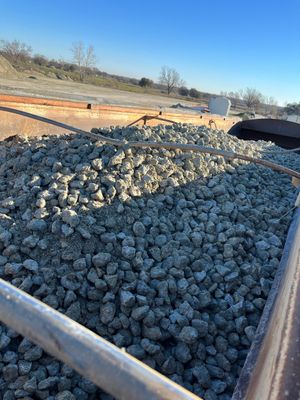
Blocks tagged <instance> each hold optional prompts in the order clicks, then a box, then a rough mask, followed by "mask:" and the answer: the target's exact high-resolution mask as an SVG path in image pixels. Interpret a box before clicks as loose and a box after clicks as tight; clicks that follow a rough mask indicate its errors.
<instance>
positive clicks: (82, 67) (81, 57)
mask: <svg viewBox="0 0 300 400" xmlns="http://www.w3.org/2000/svg"><path fill="white" fill-rule="evenodd" d="M71 51H72V53H73V61H74V63H75V64H76V65H77V66H78V71H79V76H80V80H81V81H83V80H84V78H85V76H86V74H87V71H88V69H89V68H92V67H94V66H95V64H96V55H95V52H94V47H93V46H91V45H90V46H88V47H87V48H85V46H84V44H83V43H82V42H76V43H73V45H72V48H71Z"/></svg>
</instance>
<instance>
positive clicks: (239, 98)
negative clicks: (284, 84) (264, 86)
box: [220, 88, 278, 113]
mask: <svg viewBox="0 0 300 400" xmlns="http://www.w3.org/2000/svg"><path fill="white" fill-rule="evenodd" d="M220 94H221V95H222V96H226V97H228V98H229V99H230V100H231V103H232V106H233V107H234V108H236V107H237V105H238V104H240V103H241V102H243V103H244V104H245V105H246V106H247V108H248V109H250V110H255V109H256V108H257V107H258V106H259V105H261V106H262V108H264V109H265V112H266V113H273V112H274V111H275V110H276V109H277V106H278V103H277V101H276V100H275V99H274V97H272V96H270V97H269V96H264V95H263V94H262V93H260V92H259V91H258V90H257V89H255V88H246V89H245V90H239V91H236V92H221V93H220Z"/></svg>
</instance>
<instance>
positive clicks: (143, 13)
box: [0, 0, 300, 104]
mask: <svg viewBox="0 0 300 400" xmlns="http://www.w3.org/2000/svg"><path fill="white" fill-rule="evenodd" d="M0 39H7V40H12V39H18V40H22V41H24V42H27V43H28V44H30V45H31V46H32V47H33V50H34V52H35V53H43V54H45V55H46V56H48V57H55V58H59V57H61V58H64V59H66V60H71V52H70V48H71V44H72V42H74V41H78V40H82V41H83V42H84V43H86V44H93V45H94V47H95V51H96V54H97V64H98V67H99V68H100V69H101V70H104V71H106V72H110V73H117V74H123V75H127V76H131V77H137V78H140V77H142V76H146V77H149V78H151V79H154V80H157V78H158V76H159V72H160V68H161V66H162V65H168V66H171V67H174V68H175V69H176V70H178V72H179V73H180V74H181V76H182V78H183V79H184V80H185V81H186V84H187V86H188V87H192V86H193V87H196V88H197V89H199V90H203V91H209V92H214V93H219V92H220V91H221V90H225V91H230V90H238V89H241V88H245V87H247V86H250V87H255V88H257V89H258V90H260V91H261V92H262V93H263V94H265V95H269V96H274V97H275V98H276V99H277V100H278V101H279V103H281V104H284V103H285V102H286V101H288V102H290V101H300V0H286V1H282V0H281V1H278V0H273V1H271V0H260V1H259V0H252V1H243V0H240V1H237V0H227V1H226V0H204V1H202V0H180V1H177V0H172V1H171V0H152V1H144V0H99V1H96V0H82V1H77V0H72V1H66V0H61V1H59V0H50V1H43V0H22V1H21V0H15V1H13V0H10V1H7V0H0Z"/></svg>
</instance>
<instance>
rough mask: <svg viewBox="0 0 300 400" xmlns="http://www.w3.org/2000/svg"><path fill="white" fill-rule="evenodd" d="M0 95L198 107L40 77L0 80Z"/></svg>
mask: <svg viewBox="0 0 300 400" xmlns="http://www.w3.org/2000/svg"><path fill="white" fill-rule="evenodd" d="M157 93H158V92H157ZM0 94H13V95H23V96H38V97H45V98H55V99H65V100H77V101H86V102H88V103H96V104H114V105H122V106H132V107H151V108H154V109H160V108H162V109H165V108H169V107H170V106H171V105H173V104H177V103H178V102H180V103H181V104H184V105H187V106H192V105H199V103H197V102H191V101H185V100H182V99H178V98H176V97H171V96H170V97H168V96H164V95H159V94H155V95H154V94H149V93H142V92H141V93H134V92H129V91H125V90H118V89H112V88H107V87H100V86H95V85H92V84H85V83H78V82H71V81H64V80H58V79H52V78H46V77H44V76H42V75H41V76H39V77H38V78H37V79H31V78H28V77H27V76H26V77H25V76H24V78H20V79H4V78H1V77H0ZM203 105H205V104H203ZM173 111H174V110H173Z"/></svg>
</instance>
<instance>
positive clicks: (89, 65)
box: [0, 40, 300, 114]
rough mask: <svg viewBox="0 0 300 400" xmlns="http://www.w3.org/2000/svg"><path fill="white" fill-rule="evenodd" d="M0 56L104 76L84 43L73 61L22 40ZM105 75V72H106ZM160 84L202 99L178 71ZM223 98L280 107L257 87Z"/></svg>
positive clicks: (166, 73)
mask: <svg viewBox="0 0 300 400" xmlns="http://www.w3.org/2000/svg"><path fill="white" fill-rule="evenodd" d="M0 53H1V54H3V55H4V56H5V57H6V58H7V59H8V60H9V61H11V62H12V63H13V64H15V65H16V64H20V63H24V62H28V61H32V62H34V63H35V64H37V65H40V66H48V67H51V66H52V67H56V68H62V67H63V69H64V70H66V71H70V72H77V73H78V75H79V79H80V81H84V80H85V78H86V76H87V75H89V74H96V75H97V73H100V72H101V71H99V70H98V69H97V68H96V54H95V51H94V48H93V46H92V45H89V46H85V45H84V43H83V42H76V43H73V45H72V47H71V53H72V62H71V63H67V62H65V61H57V60H48V59H47V58H46V57H45V56H43V55H41V54H34V55H32V48H31V46H29V45H27V44H26V43H23V42H20V41H18V40H13V41H7V40H2V41H0ZM102 74H103V73H102ZM158 81H159V83H160V85H162V86H164V87H165V89H166V92H167V94H168V95H170V94H171V93H172V92H175V91H177V92H178V93H179V94H180V95H181V96H190V97H193V98H195V99H197V98H200V96H201V92H199V91H198V90H197V89H195V88H191V89H188V88H187V87H186V86H185V82H184V81H183V79H182V78H181V76H180V74H179V73H178V71H176V70H175V69H174V68H170V67H168V66H163V67H162V68H161V71H160V75H159V78H158ZM132 83H138V84H139V85H140V86H141V87H145V88H147V87H152V86H154V85H155V84H154V82H153V81H152V80H151V79H149V78H146V77H143V78H142V79H140V80H139V81H137V80H136V79H132ZM220 94H221V95H223V96H226V97H228V98H230V100H231V102H232V106H233V108H236V107H237V106H238V105H239V104H244V105H246V106H247V108H248V109H251V110H255V109H256V108H257V107H258V106H259V105H261V106H264V107H265V112H270V113H271V112H273V111H274V109H276V108H277V101H276V100H275V99H274V98H273V97H268V96H264V95H263V94H262V93H260V92H259V91H258V90H257V89H255V88H246V89H245V90H239V91H235V92H233V91H231V92H221V93H220ZM286 112H288V113H290V114H293V113H297V114H300V103H292V104H288V105H287V107H286Z"/></svg>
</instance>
